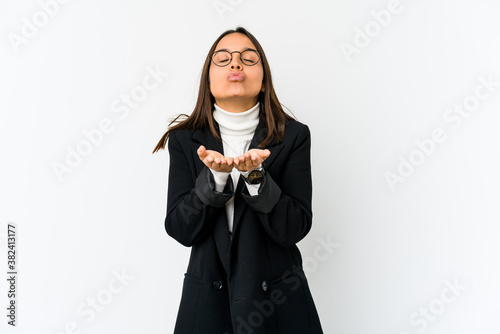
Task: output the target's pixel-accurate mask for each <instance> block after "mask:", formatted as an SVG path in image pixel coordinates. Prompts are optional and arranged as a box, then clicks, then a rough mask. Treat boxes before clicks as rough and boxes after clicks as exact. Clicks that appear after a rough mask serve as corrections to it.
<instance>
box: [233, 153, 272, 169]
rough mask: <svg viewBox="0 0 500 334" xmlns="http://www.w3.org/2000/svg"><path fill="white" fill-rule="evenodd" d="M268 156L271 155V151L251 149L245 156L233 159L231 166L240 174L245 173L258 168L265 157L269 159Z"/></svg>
mask: <svg viewBox="0 0 500 334" xmlns="http://www.w3.org/2000/svg"><path fill="white" fill-rule="evenodd" d="M269 155H271V151H269V150H268V149H265V150H261V149H258V148H253V149H251V150H249V151H247V152H246V153H245V154H243V155H240V156H239V157H236V158H234V161H233V164H234V167H235V168H236V169H238V170H239V171H240V172H246V171H249V170H252V169H255V168H256V167H258V166H259V165H260V164H261V163H262V162H264V160H266V159H267V157H269Z"/></svg>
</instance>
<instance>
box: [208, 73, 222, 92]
mask: <svg viewBox="0 0 500 334" xmlns="http://www.w3.org/2000/svg"><path fill="white" fill-rule="evenodd" d="M209 78H210V89H211V90H217V89H218V88H219V87H221V86H222V85H223V83H224V81H223V79H224V78H223V74H222V73H220V72H218V71H216V70H214V71H212V70H210V72H209Z"/></svg>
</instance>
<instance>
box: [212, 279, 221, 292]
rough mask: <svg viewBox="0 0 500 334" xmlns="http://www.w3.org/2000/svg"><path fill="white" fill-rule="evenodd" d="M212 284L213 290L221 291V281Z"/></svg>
mask: <svg viewBox="0 0 500 334" xmlns="http://www.w3.org/2000/svg"><path fill="white" fill-rule="evenodd" d="M212 284H213V286H214V289H215V290H221V289H222V282H221V281H214V282H213V283H212Z"/></svg>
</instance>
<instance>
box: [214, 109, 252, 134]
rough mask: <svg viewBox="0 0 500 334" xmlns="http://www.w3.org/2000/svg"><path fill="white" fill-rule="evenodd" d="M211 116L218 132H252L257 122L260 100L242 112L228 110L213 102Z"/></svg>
mask: <svg viewBox="0 0 500 334" xmlns="http://www.w3.org/2000/svg"><path fill="white" fill-rule="evenodd" d="M214 107H215V110H214V112H213V116H214V119H215V121H216V122H217V123H218V124H219V129H220V133H221V135H222V134H227V135H233V136H234V135H248V134H250V133H253V132H254V131H255V129H256V128H257V125H258V124H259V111H260V102H259V101H257V104H255V106H253V107H252V108H250V109H248V110H245V111H242V112H230V111H227V110H224V109H222V108H221V107H219V106H218V105H217V104H216V103H214Z"/></svg>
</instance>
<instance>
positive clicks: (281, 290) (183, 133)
mask: <svg viewBox="0 0 500 334" xmlns="http://www.w3.org/2000/svg"><path fill="white" fill-rule="evenodd" d="M186 116H187V115H186ZM177 119H178V118H177ZM177 119H176V120H177ZM176 120H174V121H172V123H170V127H169V129H168V131H167V132H166V133H165V134H164V135H163V137H162V138H161V140H160V142H159V143H158V145H157V146H156V148H155V149H154V151H153V153H155V152H156V151H158V150H160V149H164V148H165V145H166V144H167V140H168V150H169V154H170V167H169V178H168V194H167V213H166V219H165V229H166V231H167V233H168V234H169V235H170V236H171V237H173V238H174V239H176V240H177V241H178V242H179V243H181V244H182V245H184V246H188V247H191V257H190V260H189V264H188V267H187V271H186V273H185V275H184V276H185V277H184V283H183V290H182V297H181V301H180V307H179V311H178V315H177V321H176V325H175V331H174V333H176V334H187V333H189V334H232V333H237V334H239V333H245V334H246V333H254V334H258V333H266V334H270V333H276V334H277V333H282V334H317V333H323V331H322V329H321V324H320V320H319V316H318V313H317V311H316V307H315V304H314V301H313V298H312V296H311V292H310V290H309V286H308V282H307V279H306V277H305V275H304V271H303V269H302V258H301V254H300V252H299V249H298V248H297V246H296V243H298V242H299V241H300V240H302V239H303V238H304V237H305V236H306V235H307V233H308V232H309V230H310V229H311V222H312V211H311V197H312V182H311V162H310V146H311V137H310V132H309V128H308V127H307V125H305V124H302V123H300V122H299V121H297V120H295V119H294V118H292V117H291V116H289V115H288V114H287V113H285V111H284V110H283V108H282V107H281V104H280V102H279V100H278V98H277V96H276V94H275V91H274V88H273V84H272V80H271V72H270V69H269V64H268V62H267V59H266V56H265V54H264V50H263V49H262V47H261V46H260V44H259V42H258V41H257V40H256V39H255V37H254V36H253V35H252V34H250V33H249V32H248V31H247V30H246V29H244V28H241V27H238V28H237V29H236V30H228V31H226V32H224V33H223V34H222V35H221V36H219V38H217V40H216V41H215V42H214V44H213V45H212V47H211V48H210V51H209V53H208V56H207V58H206V60H205V64H204V66H203V71H202V75H201V82H200V89H199V94H198V100H197V102H196V106H195V108H194V111H193V112H192V114H191V115H190V116H187V118H186V119H184V120H183V121H177V122H176V123H177V124H175V125H172V124H173V123H174V122H175V121H176Z"/></svg>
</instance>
